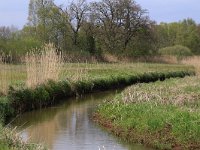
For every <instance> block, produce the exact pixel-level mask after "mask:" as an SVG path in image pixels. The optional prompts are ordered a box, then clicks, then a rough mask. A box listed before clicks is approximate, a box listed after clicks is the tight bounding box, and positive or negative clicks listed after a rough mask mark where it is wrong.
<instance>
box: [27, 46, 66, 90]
mask: <svg viewBox="0 0 200 150" xmlns="http://www.w3.org/2000/svg"><path fill="white" fill-rule="evenodd" d="M25 62H26V71H27V80H26V84H27V86H28V87H35V86H37V85H39V84H42V83H45V82H46V81H47V80H54V81H57V80H59V74H60V73H61V70H62V66H63V61H62V55H61V53H59V52H58V51H57V49H56V48H55V46H54V45H53V44H45V46H44V47H43V48H42V49H41V50H40V52H39V53H37V50H33V51H31V52H29V53H28V54H27V55H26V58H25Z"/></svg>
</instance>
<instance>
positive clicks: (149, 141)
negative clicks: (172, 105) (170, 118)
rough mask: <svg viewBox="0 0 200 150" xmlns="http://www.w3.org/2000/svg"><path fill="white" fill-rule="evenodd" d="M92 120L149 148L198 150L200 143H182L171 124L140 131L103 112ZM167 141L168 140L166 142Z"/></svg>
mask: <svg viewBox="0 0 200 150" xmlns="http://www.w3.org/2000/svg"><path fill="white" fill-rule="evenodd" d="M92 120H93V121H94V122H95V123H96V124H98V125H99V126H100V127H102V128H103V129H105V130H106V131H107V132H110V133H111V134H113V135H114V136H116V137H118V138H120V139H121V140H123V141H127V142H131V143H137V144H142V145H144V146H147V147H149V148H155V149H162V150H182V149H185V150H189V149H190V150H197V149H199V147H200V145H199V144H198V143H193V142H188V143H180V142H178V140H177V139H176V138H175V137H174V136H173V135H172V134H171V132H170V130H171V126H170V125H166V126H165V127H164V128H163V129H161V130H159V131H158V132H150V131H143V132H138V130H137V129H134V128H131V129H124V128H122V127H121V126H119V125H116V124H114V123H113V120H111V119H109V118H106V117H103V115H101V113H99V112H95V113H94V114H93V116H92ZM166 141H167V142H166Z"/></svg>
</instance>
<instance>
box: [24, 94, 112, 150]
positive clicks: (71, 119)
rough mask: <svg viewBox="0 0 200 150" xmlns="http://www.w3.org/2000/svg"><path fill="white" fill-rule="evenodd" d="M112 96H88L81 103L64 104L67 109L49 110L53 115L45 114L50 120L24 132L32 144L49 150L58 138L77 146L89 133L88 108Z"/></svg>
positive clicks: (89, 111) (89, 112)
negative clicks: (42, 145) (60, 137)
mask: <svg viewBox="0 0 200 150" xmlns="http://www.w3.org/2000/svg"><path fill="white" fill-rule="evenodd" d="M113 95H114V93H113V94H112V93H107V94H105V93H104V94H102V93H101V94H100V95H98V94H95V95H94V96H93V95H90V96H87V97H85V98H82V99H81V102H79V101H74V102H72V103H71V104H70V105H69V104H66V107H67V108H66V107H65V106H64V107H60V108H57V109H56V110H54V109H53V110H51V111H54V113H52V112H51V111H47V113H50V115H51V119H47V120H45V121H43V122H40V123H38V124H36V125H33V126H30V127H29V128H28V129H27V130H26V132H27V134H28V137H31V141H33V142H38V143H41V142H43V143H45V144H46V145H47V146H48V147H49V148H50V149H52V148H53V144H54V143H55V141H56V140H57V139H59V136H62V138H65V139H66V140H71V141H76V144H79V142H83V141H84V140H85V139H86V138H87V135H88V133H89V132H91V131H90V129H91V126H92V124H90V123H89V121H90V119H89V117H90V114H91V110H90V109H88V108H89V107H93V106H95V105H96V103H97V101H98V100H100V99H102V100H103V99H106V98H108V97H111V96H113ZM94 99H95V100H94ZM86 100H87V101H86ZM88 100H89V101H88ZM44 113H46V111H45V112H44ZM52 114H54V115H52ZM47 115H48V114H47ZM37 117H42V116H37ZM26 121H27V120H26ZM63 136H64V137H63Z"/></svg>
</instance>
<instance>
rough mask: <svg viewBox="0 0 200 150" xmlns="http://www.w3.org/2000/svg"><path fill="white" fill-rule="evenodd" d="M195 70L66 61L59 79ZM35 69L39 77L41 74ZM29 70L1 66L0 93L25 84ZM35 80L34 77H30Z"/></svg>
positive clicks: (145, 64) (169, 66) (178, 66)
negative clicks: (10, 86)
mask: <svg viewBox="0 0 200 150" xmlns="http://www.w3.org/2000/svg"><path fill="white" fill-rule="evenodd" d="M185 70H186V71H187V70H193V68H190V67H189V66H183V65H164V64H151V63H125V64H106V63H105V64H103V63H96V64H89V63H66V64H64V65H63V67H62V69H61V73H60V74H59V80H70V81H80V80H92V79H95V78H105V77H108V76H112V75H113V76H115V75H135V74H140V73H148V72H163V73H164V72H169V71H185ZM38 72H39V71H38ZM38 72H37V71H35V72H34V73H35V74H38V75H35V76H36V77H37V78H41V76H39V75H40V74H39V73H38ZM27 80H28V79H27V70H26V65H25V64H18V65H9V64H6V65H4V64H2V65H1V66H0V93H5V92H6V91H7V90H8V87H9V85H12V86H14V85H25V84H26V82H27ZM29 80H33V79H29Z"/></svg>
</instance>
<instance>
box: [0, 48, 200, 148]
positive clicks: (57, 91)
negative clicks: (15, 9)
mask: <svg viewBox="0 0 200 150" xmlns="http://www.w3.org/2000/svg"><path fill="white" fill-rule="evenodd" d="M186 64H187V62H186ZM0 66H1V67H0V91H1V92H0V93H1V94H0V114H1V116H0V118H1V120H2V122H7V121H9V119H10V118H12V117H15V116H16V115H18V114H21V113H24V112H26V111H31V110H34V109H41V108H43V107H48V106H52V105H56V104H57V103H59V102H60V101H61V100H63V99H66V98H68V97H72V96H80V95H82V94H87V93H91V92H98V91H105V90H109V89H116V88H121V87H126V86H130V85H132V84H136V85H134V86H133V87H132V88H133V89H132V88H131V87H130V88H128V89H126V90H125V91H124V92H123V93H122V95H121V96H119V98H117V100H114V101H112V102H106V103H105V104H103V105H102V106H101V107H100V109H99V111H98V112H99V113H98V115H100V116H101V117H102V118H105V116H107V114H111V115H109V116H108V118H106V119H108V120H111V121H113V122H112V123H114V124H115V125H117V126H118V127H120V130H119V131H123V129H124V130H125V131H128V129H130V128H131V127H132V126H131V125H132V124H134V123H135V125H136V126H139V127H141V128H140V129H139V130H140V131H141V132H138V133H143V132H142V131H147V130H146V127H147V125H145V123H146V122H145V120H144V122H143V121H142V120H141V117H144V118H147V119H149V118H148V117H146V116H145V115H148V114H150V113H151V108H153V107H155V108H158V109H155V112H154V113H155V115H156V114H157V113H158V114H159V116H158V118H159V117H161V119H160V120H161V122H159V121H160V120H159V121H157V120H154V119H153V118H152V117H153V116H150V117H151V118H150V119H149V120H150V121H148V122H151V121H152V123H151V125H152V126H150V131H153V132H157V130H158V129H162V127H163V125H164V123H163V122H162V120H163V118H165V116H166V114H165V113H164V112H163V113H164V114H163V113H161V112H162V111H161V110H163V109H165V110H166V111H167V110H168V109H169V108H170V109H169V110H170V112H169V114H173V113H174V114H178V113H179V110H178V109H176V107H178V106H179V105H180V106H181V108H184V111H189V110H194V112H196V111H197V110H198V109H197V108H198V107H196V106H197V103H196V101H195V100H194V98H198V97H196V95H195V96H194V98H193V95H191V96H190V94H191V93H189V94H188V95H187V96H186V97H185V99H186V100H187V101H183V102H182V101H181V102H179V101H173V96H174V98H177V99H181V98H182V97H176V96H175V95H174V94H172V95H171V93H170V94H167V93H168V92H169V91H170V90H171V91H172V92H177V91H175V90H174V89H171V88H173V87H174V88H175V87H177V86H180V85H182V84H180V85H179V83H177V84H176V85H174V84H175V83H174V82H171V81H176V80H178V79H174V80H168V79H169V78H176V77H179V78H183V77H185V76H193V75H195V68H194V67H192V66H191V64H190V65H183V64H176V65H171V64H158V63H139V62H138V63H88V62H85V63H71V62H64V61H63V60H62V56H61V55H59V54H58V53H56V52H55V49H54V47H53V45H46V47H44V51H42V52H41V53H39V54H37V53H33V52H31V53H29V54H28V55H26V57H25V58H23V59H22V61H21V63H18V64H14V63H12V62H9V61H8V62H7V61H5V59H1V61H0ZM166 79H167V81H165V82H161V81H164V80H166ZM188 79H190V78H187V79H186V80H188ZM192 79H193V80H192ZM195 80H196V78H195V77H194V78H192V77H191V81H190V80H189V81H188V82H187V83H188V84H190V83H195V84H197V82H195ZM155 81H158V82H156V83H149V82H155ZM178 81H179V80H178ZM145 83H149V84H145ZM180 83H182V80H180ZM183 83H186V82H185V80H184V81H183ZM154 84H156V85H154ZM188 84H186V85H188ZM197 85H198V84H197ZM146 86H147V87H148V88H145V87H146ZM159 86H164V89H165V92H164V93H162V92H161V94H163V95H165V97H164V98H160V97H162V96H163V95H158V96H156V94H158V93H156V94H155V95H153V96H152V95H149V94H150V93H151V91H152V89H153V91H154V92H159V91H162V88H161V89H156V87H158V88H159ZM165 86H166V87H170V88H169V89H167V88H165ZM143 87H144V88H143ZM197 89H198V88H197ZM137 90H139V91H138V93H139V94H138V93H137ZM127 91H128V92H127ZM147 91H148V92H149V93H147ZM196 91H198V90H196ZM170 95H171V96H172V99H170V100H168V99H167V98H168V97H167V96H170ZM137 96H139V98H138V97H137ZM184 96H185V95H183V97H184ZM123 97H125V98H123ZM132 97H134V100H133V99H131V98H132ZM191 97H192V98H191ZM159 98H160V99H161V100H160V99H159ZM189 98H190V99H189ZM121 99H123V100H121ZM190 100H191V102H190ZM138 101H139V102H138ZM186 102H187V103H186ZM174 103H175V104H177V105H175V106H174ZM179 103H180V104H179ZM143 104H145V105H143ZM163 104H164V105H163ZM186 104H187V105H186ZM185 105H186V106H188V107H184V106H185ZM140 106H141V107H140ZM157 106H160V107H157ZM168 106H169V107H168ZM190 106H191V108H190ZM192 106H193V107H192ZM115 108H116V111H115ZM119 108H120V109H119ZM186 108H188V109H186ZM134 109H136V110H135V112H133V113H132V115H130V112H131V111H134ZM148 109H150V110H148ZM142 112H143V113H142ZM145 112H146V113H145ZM117 113H118V114H117ZM125 114H126V115H125ZM167 114H168V112H167ZM120 115H125V116H120ZM134 115H135V117H138V120H140V123H141V124H139V123H138V122H135V121H133V120H135V117H134ZM140 115H141V116H140ZM163 115H164V116H163ZM113 117H114V118H113ZM123 117H124V118H123ZM129 117H130V118H129ZM132 117H133V118H132ZM156 117H157V116H156ZM195 117H196V116H194V118H195ZM122 118H123V120H124V122H120V120H121V119H122ZM197 118H198V117H197ZM118 119H119V120H118ZM126 119H128V121H127V120H126ZM169 120H170V118H169ZM98 121H103V119H99V120H98ZM192 121H195V120H192ZM101 123H102V122H101ZM129 123H130V124H129ZM137 123H138V124H137ZM177 124H178V123H177ZM142 125H143V126H142ZM194 127H195V126H194ZM131 129H132V128H131ZM136 129H137V128H136ZM134 130H135V129H134ZM134 130H133V131H134ZM193 130H194V129H192V131H191V132H193ZM0 131H1V132H0V147H4V149H6V148H7V147H8V148H14V149H17V148H18V149H20V147H23V148H24V149H33V147H34V148H35V149H45V148H44V147H43V146H41V145H35V144H32V145H30V144H29V143H26V142H22V140H21V139H20V137H19V136H17V133H15V130H14V129H8V128H7V127H6V128H5V127H1V128H0ZM136 131H137V130H136ZM178 131H179V130H178V129H177V135H178V136H179V135H180V138H178V140H179V141H180V140H182V141H183V142H185V141H187V140H188V139H184V138H185V137H184V136H183V135H181V134H182V132H183V131H181V130H180V133H179V132H178ZM188 132H189V131H188ZM124 133H126V132H124ZM150 133H151V132H150ZM119 134H121V133H119ZM197 134H198V133H197ZM138 135H139V134H138ZM141 135H143V134H141ZM152 135H153V134H152ZM192 138H195V136H193V134H192ZM139 139H140V137H139V138H138V140H139ZM142 140H144V139H142ZM182 141H180V143H181V142H182ZM158 143H159V144H160V143H161V146H162V142H160V141H158ZM177 143H178V142H177ZM3 145H4V146H3Z"/></svg>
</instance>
